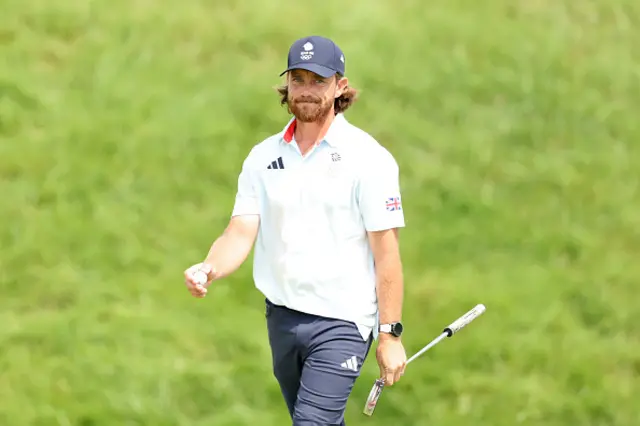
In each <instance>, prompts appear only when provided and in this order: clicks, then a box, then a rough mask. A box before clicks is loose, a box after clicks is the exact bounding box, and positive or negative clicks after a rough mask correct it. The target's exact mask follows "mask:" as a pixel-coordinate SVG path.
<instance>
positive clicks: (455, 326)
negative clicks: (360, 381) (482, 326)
mask: <svg viewBox="0 0 640 426" xmlns="http://www.w3.org/2000/svg"><path fill="white" fill-rule="evenodd" d="M485 309H486V308H485V306H484V305H483V304H478V305H476V306H475V307H474V308H473V309H471V310H470V311H469V312H467V313H466V314H464V315H463V316H461V317H460V318H458V319H457V320H455V321H454V322H452V323H451V325H449V326H448V327H446V328H445V329H444V330H443V332H442V334H440V336H438V337H436V338H435V339H433V340H432V341H431V342H430V343H429V344H428V345H427V346H425V347H424V348H422V349H420V351H418V352H417V353H416V354H415V355H413V356H412V357H411V358H409V359H408V360H407V365H408V364H409V363H410V362H412V361H413V360H415V359H416V358H418V357H419V356H420V355H422V354H423V353H425V352H426V351H428V350H429V349H431V348H432V347H434V346H435V345H436V344H438V343H439V342H440V341H441V340H442V339H444V338H445V337H451V336H453V335H454V334H456V333H457V332H458V331H460V330H461V329H463V328H464V327H465V326H466V325H467V324H469V323H470V322H471V321H473V320H474V319H476V318H477V317H479V316H480V315H482V313H483V312H484V311H485ZM383 389H384V378H380V379H377V380H376V382H375V383H374V385H373V388H371V392H369V397H368V398H367V402H366V403H365V405H364V411H363V413H364V414H366V415H367V416H371V415H373V411H374V410H375V408H376V404H377V403H378V399H379V398H380V394H382V390H383Z"/></svg>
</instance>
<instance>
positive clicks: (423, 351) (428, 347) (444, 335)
mask: <svg viewBox="0 0 640 426" xmlns="http://www.w3.org/2000/svg"><path fill="white" fill-rule="evenodd" d="M446 337H447V333H446V332H444V333H442V334H441V335H440V336H438V337H436V338H435V339H433V340H432V341H431V343H429V344H428V345H427V346H425V347H424V348H422V349H420V350H419V351H418V352H417V353H416V354H415V355H414V356H412V357H411V358H409V359H408V360H407V364H409V363H410V362H411V361H413V360H414V359H416V358H418V357H419V356H420V355H422V354H423V353H425V352H426V351H428V350H429V349H431V348H432V347H434V346H435V345H436V344H437V343H438V342H440V341H441V340H442V339H444V338H446Z"/></svg>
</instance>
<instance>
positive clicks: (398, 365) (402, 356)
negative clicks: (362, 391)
mask: <svg viewBox="0 0 640 426" xmlns="http://www.w3.org/2000/svg"><path fill="white" fill-rule="evenodd" d="M376 359H377V360H378V366H379V367H380V377H381V378H382V379H384V384H385V386H392V385H393V384H394V383H396V382H397V381H398V380H400V377H401V376H402V375H403V374H404V369H405V367H406V366H407V354H406V352H405V350H404V346H403V345H402V341H400V339H399V338H396V337H387V336H386V335H385V336H384V337H383V335H382V334H381V335H380V336H379V343H378V348H377V350H376Z"/></svg>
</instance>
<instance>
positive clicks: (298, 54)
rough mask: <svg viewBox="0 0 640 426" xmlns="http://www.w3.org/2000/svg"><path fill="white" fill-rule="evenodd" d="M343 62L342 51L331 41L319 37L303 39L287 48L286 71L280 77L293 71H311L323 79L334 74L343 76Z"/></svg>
mask: <svg viewBox="0 0 640 426" xmlns="http://www.w3.org/2000/svg"><path fill="white" fill-rule="evenodd" d="M344 61H345V59H344V54H343V53H342V50H341V49H340V48H339V47H338V45H336V44H335V43H334V42H333V41H331V40H329V39H328V38H326V37H321V36H309V37H304V38H301V39H299V40H296V41H295V42H294V43H293V44H292V45H291V48H289V58H288V59H287V69H286V70H284V71H283V72H282V73H281V74H280V75H283V74H284V73H286V72H287V71H290V70H293V69H302V70H307V71H311V72H314V73H316V74H318V75H321V76H322V77H325V78H328V77H331V76H332V75H334V74H335V73H340V74H342V75H344V74H345V66H344Z"/></svg>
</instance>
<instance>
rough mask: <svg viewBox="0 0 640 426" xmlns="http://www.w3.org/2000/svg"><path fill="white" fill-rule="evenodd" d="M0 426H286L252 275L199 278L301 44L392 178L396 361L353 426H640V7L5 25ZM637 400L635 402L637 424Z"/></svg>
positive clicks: (126, 13)
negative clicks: (302, 40) (308, 46)
mask: <svg viewBox="0 0 640 426" xmlns="http://www.w3.org/2000/svg"><path fill="white" fill-rule="evenodd" d="M0 11H1V12H0V195H1V203H0V223H1V224H2V226H0V248H1V251H0V425H7V426H31V425H33V426H49V425H61V426H68V425H74V426H76V425H77V426H103V425H122V426H124V425H127V426H128V425H145V426H146V425H153V426H165V425H181V426H182V425H190V426H191V425H193V426H205V425H215V426H226V425H229V426H231V425H264V426H270V425H285V424H290V422H289V420H288V416H287V414H286V409H285V406H284V403H283V402H282V400H281V397H280V393H279V389H278V388H277V384H276V382H275V379H274V378H273V377H272V375H271V369H270V353H269V347H268V343H267V338H266V331H265V326H264V317H263V311H262V309H263V304H262V297H261V295H260V294H259V293H258V292H257V290H255V289H254V287H253V283H252V281H251V268H250V266H251V265H250V261H249V262H247V263H246V264H245V265H244V266H243V267H242V268H241V270H240V271H238V272H237V273H236V274H235V275H234V276H232V277H230V278H228V279H227V280H225V281H223V282H220V283H218V284H217V286H216V287H215V289H213V290H212V291H211V292H210V296H209V297H207V298H206V299H204V300H196V299H193V298H191V297H190V296H189V295H188V293H187V292H186V290H185V289H184V287H183V284H182V271H183V270H184V268H186V267H187V266H189V265H191V264H192V263H194V262H197V261H199V259H201V258H202V257H203V256H204V255H205V253H206V251H207V250H208V247H209V245H210V243H211V242H212V240H213V239H214V238H216V237H217V236H218V235H219V233H220V232H221V231H222V229H223V227H224V226H225V224H226V223H227V220H228V217H229V214H230V212H231V209H232V205H233V199H234V196H235V190H236V179H237V175H238V173H239V170H240V167H241V162H242V160H243V159H244V157H245V156H246V154H247V153H248V151H249V149H250V148H251V147H252V146H253V145H254V144H255V143H257V142H259V141H260V140H262V139H263V138H264V137H266V136H268V135H270V134H272V133H275V132H277V131H279V130H280V129H281V128H282V127H283V125H284V123H286V120H287V119H288V116H287V115H286V111H285V110H284V109H283V108H281V107H280V106H279V105H278V102H277V95H276V94H275V91H274V90H273V87H274V86H276V85H277V84H278V83H279V82H280V78H279V77H278V74H279V73H280V72H281V70H282V69H284V66H285V63H286V54H287V49H288V47H289V45H290V43H291V42H292V41H293V40H295V39H296V38H298V37H301V36H304V35H308V34H322V35H326V36H329V37H332V38H334V39H335V40H336V41H337V42H338V43H339V44H340V45H341V47H342V48H343V49H344V51H345V52H346V57H347V70H348V75H349V77H350V81H351V83H352V85H353V86H355V87H356V88H359V89H360V90H361V91H362V97H361V100H360V101H359V102H358V103H357V104H356V106H355V107H354V108H353V110H351V111H349V112H348V114H347V118H348V119H349V120H350V121H352V122H353V123H354V124H356V125H358V126H360V127H362V128H364V129H365V130H367V131H368V132H370V133H371V134H372V135H373V136H375V137H376V138H377V139H378V140H379V141H380V142H381V143H382V144H383V145H385V146H386V147H387V148H388V149H389V150H390V151H391V152H392V153H393V154H394V156H395V157H396V159H397V160H398V162H399V164H400V167H401V184H402V188H403V196H404V197H403V199H404V209H405V215H406V221H407V229H406V231H405V232H404V233H403V234H402V252H403V253H402V254H403V259H404V264H405V270H406V305H405V317H404V320H405V323H406V327H407V333H406V334H405V336H406V337H405V338H404V341H405V347H406V349H407V352H408V353H409V355H410V354H412V353H414V352H415V351H417V350H419V349H420V348H421V347H422V346H423V345H424V344H426V343H427V342H428V341H429V340H430V339H431V338H433V337H435V336H436V335H437V334H438V333H439V332H440V330H441V329H442V327H444V326H445V325H447V324H448V323H449V322H451V321H452V320H454V319H455V318H457V317H458V316H459V315H460V314H462V313H464V312H466V311H467V310H468V309H470V308H471V307H472V306H474V305H475V304H476V303H484V304H486V306H487V312H486V314H485V315H484V316H483V317H481V319H479V320H478V321H477V322H475V323H474V324H473V326H472V327H470V328H469V329H465V330H464V331H463V332H462V333H461V334H460V335H459V336H456V338H455V339H453V340H451V341H447V342H445V343H444V344H441V345H438V346H437V347H436V348H434V350H433V351H431V352H429V354H428V355H427V356H424V357H423V358H421V359H420V360H419V361H418V362H416V363H415V364H412V365H411V367H410V368H409V369H408V370H407V374H406V375H405V376H404V378H403V380H402V381H401V382H400V383H399V384H398V385H397V386H394V387H393V388H391V389H387V390H386V391H385V393H384V395H383V397H382V399H381V401H380V403H379V405H378V408H377V409H376V412H375V414H374V416H373V417H372V418H367V417H365V416H363V415H362V414H361V411H362V407H363V404H364V401H365V399H366V397H367V394H368V392H369V390H370V388H371V385H372V383H373V380H375V378H376V377H377V373H378V369H377V365H376V362H375V358H374V357H373V356H372V357H370V358H369V359H368V361H367V363H366V365H365V367H364V371H363V374H362V378H361V379H360V380H359V381H358V383H357V385H356V387H355V389H354V392H353V395H352V398H351V399H350V403H349V407H348V413H347V421H348V424H350V425H367V424H368V425H385V424H389V423H390V422H393V423H394V424H398V425H403V426H404V425H406V426H409V425H460V424H472V425H475V426H512V425H545V426H566V425H576V426H577V425H580V426H591V425H593V426H609V425H616V426H634V425H639V424H640V408H637V406H636V405H635V404H637V403H638V394H639V393H640V333H639V332H638V327H637V324H638V323H640V303H639V302H640V297H639V296H638V295H639V293H640V286H639V283H638V281H639V279H640V262H639V261H638V256H639V253H640V191H639V185H640V148H639V146H638V136H639V135H640V127H639V125H638V124H637V121H636V120H637V118H638V111H640V50H639V49H638V40H640V28H639V25H640V3H638V2H636V1H631V0H613V1H596V0H572V1H569V0H556V1H545V0H528V1H507V0H485V1H482V2H467V1H461V0H446V1H445V0H434V1H430V2H422V1H412V0H401V1H400V0H399V1H395V2H368V1H364V0H354V1H351V2H347V3H345V2H340V1H337V0H327V1H325V2H322V3H314V4H305V3H303V2H287V1H281V0H274V1H272V2H271V3H270V4H269V3H264V2H262V3H260V2H257V1H253V0H250V1H245V2H229V3H226V2H216V1H212V0H209V1H207V0H189V1H186V2H184V3H183V4H182V5H180V4H178V3H176V2H171V1H168V0H156V1H149V0H128V1H125V0H111V1H106V0H83V1H80V0H65V1H62V0H54V1H44V0H0ZM634 401H635V402H634Z"/></svg>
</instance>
